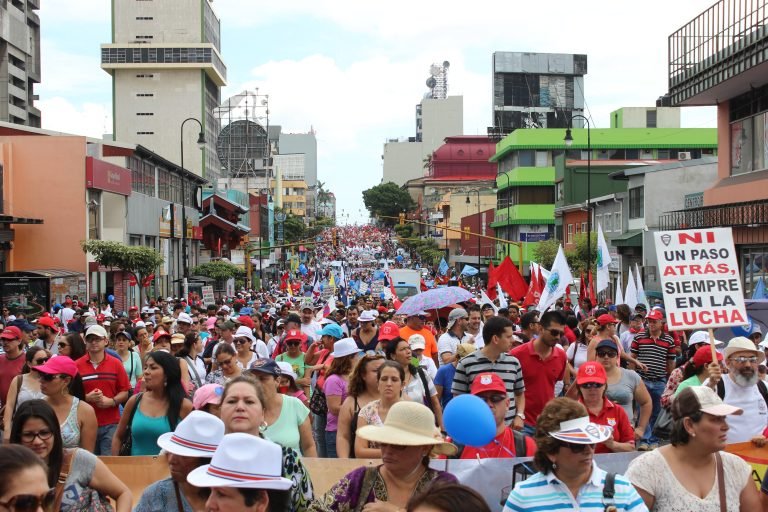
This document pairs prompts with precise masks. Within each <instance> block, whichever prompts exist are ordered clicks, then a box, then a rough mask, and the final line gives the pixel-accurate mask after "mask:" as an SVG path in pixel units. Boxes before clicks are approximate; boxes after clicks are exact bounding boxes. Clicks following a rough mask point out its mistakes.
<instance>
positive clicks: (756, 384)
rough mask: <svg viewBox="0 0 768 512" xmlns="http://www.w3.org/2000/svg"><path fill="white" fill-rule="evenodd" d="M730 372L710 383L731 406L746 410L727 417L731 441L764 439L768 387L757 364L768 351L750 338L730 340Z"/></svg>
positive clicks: (726, 357) (767, 423)
mask: <svg viewBox="0 0 768 512" xmlns="http://www.w3.org/2000/svg"><path fill="white" fill-rule="evenodd" d="M724 356H725V362H726V364H727V365H728V375H725V376H723V378H722V379H719V381H717V383H716V384H715V383H714V382H711V381H714V380H717V379H716V377H715V378H714V379H713V378H712V377H710V378H709V379H707V381H705V384H706V385H709V386H711V387H716V389H717V394H718V395H719V396H720V398H722V399H723V402H725V403H726V404H728V405H733V406H735V407H739V408H741V409H743V410H744V414H741V415H734V416H733V417H727V418H726V421H727V422H728V427H729V428H728V433H727V436H728V438H727V442H728V443H729V444H730V443H743V442H746V441H750V440H752V439H753V438H759V440H761V441H764V439H763V436H762V433H763V431H764V430H765V428H766V426H768V387H766V385H765V382H763V381H762V380H760V377H759V375H758V373H757V367H758V366H759V365H760V363H762V362H763V361H765V354H763V352H762V351H761V350H758V349H757V348H755V344H754V343H753V342H752V340H750V339H749V338H745V337H743V336H739V337H736V338H733V339H732V340H731V341H729V342H728V346H727V347H726V348H725V351H724Z"/></svg>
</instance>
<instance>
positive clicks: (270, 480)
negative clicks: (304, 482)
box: [187, 433, 293, 491]
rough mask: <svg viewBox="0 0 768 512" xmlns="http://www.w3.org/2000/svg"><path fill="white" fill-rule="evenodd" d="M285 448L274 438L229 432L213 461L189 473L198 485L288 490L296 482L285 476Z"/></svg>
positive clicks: (188, 480)
mask: <svg viewBox="0 0 768 512" xmlns="http://www.w3.org/2000/svg"><path fill="white" fill-rule="evenodd" d="M282 468H283V450H282V448H280V446H279V445H277V444H275V443H273V442H272V441H267V440H266V439H262V438H260V437H256V436H252V435H251V434H244V433H236V434H227V435H225V436H224V438H223V439H222V440H221V443H220V444H219V447H218V448H216V452H215V453H214V454H213V458H212V459H211V463H210V464H206V465H204V466H200V467H198V468H196V469H194V470H193V471H192V472H191V473H189V474H188V475H187V482H189V483H190V484H192V485H194V486H195V487H234V488H238V489H274V490H278V491H286V490H288V489H290V488H291V486H292V485H293V481H291V480H289V479H287V478H283V476H282Z"/></svg>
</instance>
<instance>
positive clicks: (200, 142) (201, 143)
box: [179, 117, 216, 299]
mask: <svg viewBox="0 0 768 512" xmlns="http://www.w3.org/2000/svg"><path fill="white" fill-rule="evenodd" d="M187 121H194V122H196V123H197V124H198V126H200V133H199V134H198V136H197V147H198V148H199V149H200V150H203V149H205V134H204V133H203V132H204V130H203V125H202V123H200V121H198V120H197V119H195V118H194V117H188V118H187V119H185V120H184V121H182V122H181V128H180V129H179V141H180V142H181V169H182V171H183V170H184V125H185V124H186V123H187ZM184 178H185V177H184V176H183V175H182V177H181V265H182V274H183V275H182V277H183V283H184V285H183V286H184V290H183V293H184V298H185V299H186V298H188V297H187V295H188V294H189V289H188V288H189V284H188V281H187V278H188V277H189V264H188V262H187V194H186V190H185V187H184V182H185V181H186V180H185V179H184ZM215 193H216V191H215V190H214V194H215Z"/></svg>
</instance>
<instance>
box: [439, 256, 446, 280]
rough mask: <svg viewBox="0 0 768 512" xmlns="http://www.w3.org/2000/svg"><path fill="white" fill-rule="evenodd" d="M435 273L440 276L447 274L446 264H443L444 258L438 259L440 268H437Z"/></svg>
mask: <svg viewBox="0 0 768 512" xmlns="http://www.w3.org/2000/svg"><path fill="white" fill-rule="evenodd" d="M437 271H438V272H440V275H441V276H444V275H446V274H447V273H448V263H446V262H445V257H443V258H440V266H439V267H438V268H437Z"/></svg>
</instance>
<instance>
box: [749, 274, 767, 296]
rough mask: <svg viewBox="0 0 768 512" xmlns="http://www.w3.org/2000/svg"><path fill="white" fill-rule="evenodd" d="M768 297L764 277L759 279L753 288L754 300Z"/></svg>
mask: <svg viewBox="0 0 768 512" xmlns="http://www.w3.org/2000/svg"><path fill="white" fill-rule="evenodd" d="M760 299H768V291H766V289H765V281H764V280H763V277H762V276H760V279H758V280H757V284H756V285H755V289H754V290H752V300H760Z"/></svg>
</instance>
